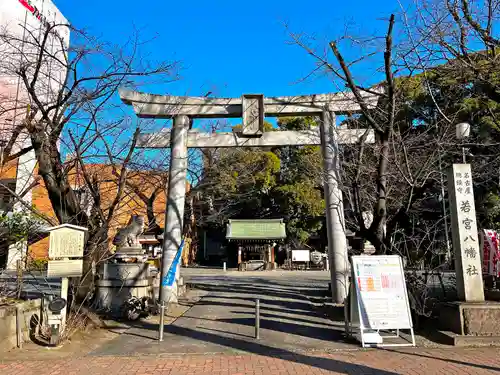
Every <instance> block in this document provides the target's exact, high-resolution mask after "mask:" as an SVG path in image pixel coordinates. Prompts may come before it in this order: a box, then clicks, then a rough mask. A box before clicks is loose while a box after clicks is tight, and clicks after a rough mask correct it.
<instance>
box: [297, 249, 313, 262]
mask: <svg viewBox="0 0 500 375" xmlns="http://www.w3.org/2000/svg"><path fill="white" fill-rule="evenodd" d="M310 260H311V257H310V251H309V250H292V262H309V261H310Z"/></svg>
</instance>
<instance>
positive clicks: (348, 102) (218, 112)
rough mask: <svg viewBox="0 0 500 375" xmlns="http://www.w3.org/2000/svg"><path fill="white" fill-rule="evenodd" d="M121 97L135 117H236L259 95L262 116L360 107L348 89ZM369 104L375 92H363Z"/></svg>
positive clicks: (346, 110)
mask: <svg viewBox="0 0 500 375" xmlns="http://www.w3.org/2000/svg"><path fill="white" fill-rule="evenodd" d="M119 93H120V98H121V100H122V101H123V102H124V103H125V104H128V105H132V106H133V107H134V111H135V112H136V114H137V116H138V117H141V118H157V119H165V118H167V119H170V118H172V117H174V116H177V115H186V116H189V117H191V118H237V117H242V116H243V114H244V109H243V108H244V102H245V98H249V97H250V98H255V97H261V100H262V104H263V110H264V115H265V116H270V117H279V116H314V115H319V114H321V113H323V111H324V110H328V111H331V112H335V113H336V114H350V113H356V112H359V111H360V107H359V104H358V103H357V102H356V100H355V99H354V96H353V94H352V93H351V92H340V93H334V94H317V95H301V96H280V97H269V98H265V97H263V96H262V95H243V97H242V98H208V97H193V96H170V95H155V94H147V93H142V92H138V91H129V90H124V89H120V90H119ZM363 96H364V99H365V101H366V104H367V106H368V107H373V106H375V105H376V102H377V100H378V96H377V95H373V94H371V93H367V92H364V93H363Z"/></svg>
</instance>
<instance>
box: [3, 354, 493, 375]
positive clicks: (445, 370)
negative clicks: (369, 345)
mask: <svg viewBox="0 0 500 375" xmlns="http://www.w3.org/2000/svg"><path fill="white" fill-rule="evenodd" d="M499 373H500V350H499V349H498V348H476V349H457V348H451V349H406V350H358V351H342V352H336V353H330V354H317V353H316V354H312V353H309V354H293V355H287V356H278V355H276V356H273V355H272V354H270V355H268V356H266V355H238V356H235V355H191V356H179V357H171V356H169V355H168V354H167V353H165V354H164V355H162V356H141V357H117V356H100V357H98V356H92V357H87V356H85V357H81V358H70V359H58V360H50V361H49V360H47V361H17V362H8V361H7V362H1V363H0V374H2V375H31V374H33V375H35V374H36V375H77V374H85V375H86V374H89V375H101V374H102V375H132V374H137V375H139V374H143V375H146V374H154V375H157V374H161V375H166V374H169V375H194V374H196V375H198V374H217V375H243V374H244V375H297V374H300V375H306V374H377V375H393V374H411V375H417V374H443V375H459V374H474V375H476V374H478V375H479V374H499Z"/></svg>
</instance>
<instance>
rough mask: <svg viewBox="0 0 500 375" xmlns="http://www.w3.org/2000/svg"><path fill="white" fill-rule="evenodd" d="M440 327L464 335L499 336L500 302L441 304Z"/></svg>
mask: <svg viewBox="0 0 500 375" xmlns="http://www.w3.org/2000/svg"><path fill="white" fill-rule="evenodd" d="M439 322H440V328H441V329H443V330H446V331H451V332H453V333H455V334H458V335H462V336H481V337H483V336H484V337H499V336H500V303H498V302H474V303H471V302H450V303H446V304H443V305H441V306H440V309H439Z"/></svg>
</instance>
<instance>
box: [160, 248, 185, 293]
mask: <svg viewBox="0 0 500 375" xmlns="http://www.w3.org/2000/svg"><path fill="white" fill-rule="evenodd" d="M183 248H184V239H182V241H181V246H179V250H177V254H175V258H174V260H173V262H172V264H171V265H170V268H169V269H168V272H167V274H166V275H165V277H164V278H163V280H162V283H161V285H162V286H172V285H174V281H175V271H176V270H177V265H178V264H179V261H180V260H181V254H182V249H183Z"/></svg>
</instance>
